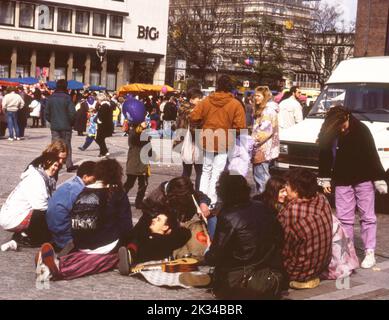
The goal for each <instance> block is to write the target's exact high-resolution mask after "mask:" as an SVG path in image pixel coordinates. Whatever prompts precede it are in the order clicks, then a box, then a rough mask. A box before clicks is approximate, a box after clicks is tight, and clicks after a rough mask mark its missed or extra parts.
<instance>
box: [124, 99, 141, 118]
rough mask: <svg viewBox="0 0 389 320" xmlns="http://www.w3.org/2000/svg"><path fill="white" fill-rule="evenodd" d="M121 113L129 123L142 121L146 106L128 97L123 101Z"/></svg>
mask: <svg viewBox="0 0 389 320" xmlns="http://www.w3.org/2000/svg"><path fill="white" fill-rule="evenodd" d="M123 114H124V116H125V117H126V119H127V120H128V121H129V122H131V123H135V124H138V123H142V122H143V121H145V116H146V107H145V105H144V104H143V103H142V102H141V101H139V100H137V99H134V98H132V97H129V98H127V99H126V101H124V103H123Z"/></svg>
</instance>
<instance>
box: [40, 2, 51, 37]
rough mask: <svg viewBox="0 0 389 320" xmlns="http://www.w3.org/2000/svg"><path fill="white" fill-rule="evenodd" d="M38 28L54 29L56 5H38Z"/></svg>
mask: <svg viewBox="0 0 389 320" xmlns="http://www.w3.org/2000/svg"><path fill="white" fill-rule="evenodd" d="M38 29H39V30H51V31H52V30H54V7H48V6H45V5H40V6H38Z"/></svg>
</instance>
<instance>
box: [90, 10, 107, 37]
mask: <svg viewBox="0 0 389 320" xmlns="http://www.w3.org/2000/svg"><path fill="white" fill-rule="evenodd" d="M106 29H107V15H105V14H101V13H94V14H93V35H94V36H100V37H105V34H106Z"/></svg>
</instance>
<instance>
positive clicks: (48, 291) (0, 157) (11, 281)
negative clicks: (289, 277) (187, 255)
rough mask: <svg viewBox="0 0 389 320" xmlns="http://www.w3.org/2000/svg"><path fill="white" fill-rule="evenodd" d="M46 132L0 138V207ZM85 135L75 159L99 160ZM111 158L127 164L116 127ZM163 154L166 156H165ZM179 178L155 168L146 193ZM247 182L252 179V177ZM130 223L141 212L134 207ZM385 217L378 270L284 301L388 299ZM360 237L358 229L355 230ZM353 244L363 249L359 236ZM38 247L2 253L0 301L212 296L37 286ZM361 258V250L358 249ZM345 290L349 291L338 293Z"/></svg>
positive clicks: (129, 280) (117, 279) (115, 286)
mask: <svg viewBox="0 0 389 320" xmlns="http://www.w3.org/2000/svg"><path fill="white" fill-rule="evenodd" d="M50 139H51V136H50V130H49V129H47V128H39V129H30V128H27V129H26V139H25V140H22V141H13V142H10V141H7V140H6V139H0V205H2V204H3V203H4V201H5V200H6V198H7V197H8V195H9V193H10V192H11V191H12V189H13V188H14V187H15V186H16V185H17V183H18V181H19V177H20V173H21V172H22V171H23V170H24V169H25V167H26V165H27V164H28V163H29V162H30V161H31V160H32V159H34V158H35V157H36V156H38V155H39V154H40V153H41V151H42V150H43V149H44V148H45V146H46V145H47V144H49V143H50ZM84 139H85V137H78V136H77V135H73V140H72V145H73V161H74V162H75V163H76V164H77V163H81V162H82V161H84V160H98V158H97V155H98V154H99V150H98V146H97V144H95V143H94V144H92V145H91V146H90V148H89V149H88V150H87V151H84V152H82V151H80V150H78V149H77V147H78V146H81V145H82V144H83V142H84ZM107 145H108V148H109V152H110V153H111V156H110V157H115V158H116V159H117V160H118V161H119V162H121V163H122V164H123V165H125V162H126V157H127V139H126V138H125V137H123V136H122V133H121V131H120V128H118V129H117V133H116V134H115V135H114V136H113V137H111V138H108V139H107ZM165 156H166V155H165ZM180 174H181V166H179V165H174V164H172V165H165V164H164V165H157V164H155V165H153V166H152V176H151V178H150V181H149V190H152V189H154V188H155V187H157V186H158V184H159V183H161V182H162V181H166V180H169V179H171V178H173V177H175V176H178V175H180ZM71 176H72V174H69V173H66V171H65V172H64V170H62V172H61V174H60V178H59V183H61V182H63V181H65V180H66V179H68V178H70V177H71ZM249 180H250V181H252V179H251V177H249ZM135 192H136V188H134V189H133V190H131V192H130V193H129V198H130V201H131V203H132V204H133V203H134V196H135ZM132 211H133V218H134V223H135V222H136V221H137V220H138V219H139V217H140V212H139V211H138V210H136V209H135V208H134V207H133V208H132ZM388 229H389V215H380V214H378V239H377V240H378V241H377V243H378V247H377V258H378V264H377V266H376V268H374V269H371V270H362V269H358V270H357V272H356V273H355V274H354V275H353V276H352V277H351V281H350V285H349V286H347V282H346V283H344V284H342V283H340V284H338V285H337V284H336V282H335V281H324V282H322V283H321V284H320V286H319V287H318V288H316V289H312V290H302V291H293V290H290V291H289V292H288V293H287V294H286V295H285V297H284V298H285V299H335V300H339V299H388V298H389V260H388V259H389V241H388V240H389V233H388V232H387V230H388ZM356 234H357V235H358V234H359V231H358V230H357V231H356ZM10 237H11V234H10V233H8V232H6V231H3V230H0V243H4V242H6V241H8V240H9V239H10ZM356 245H357V246H358V247H360V246H361V243H360V238H357V240H356ZM35 252H36V249H27V248H22V249H21V250H19V251H18V252H0V283H1V286H0V299H3V300H4V299H40V300H50V299H54V300H57V299H77V300H79V299H81V300H82V299H128V300H144V299H147V300H149V299H152V300H166V299H169V300H188V299H191V300H200V299H201V300H210V299H213V297H212V295H211V293H210V292H209V291H208V290H206V289H181V288H164V287H155V286H152V285H150V284H148V283H147V282H146V281H144V280H143V279H142V278H138V277H123V276H120V275H119V274H118V272H117V271H112V272H108V273H104V274H99V275H95V276H89V277H84V278H81V279H76V280H72V281H60V282H51V283H50V285H49V287H43V288H42V287H38V288H37V287H36V283H35V273H34V271H35V270H34V255H35ZM359 253H360V254H361V251H360V250H359ZM344 287H349V288H348V289H342V288H344Z"/></svg>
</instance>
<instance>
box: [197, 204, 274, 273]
mask: <svg viewBox="0 0 389 320" xmlns="http://www.w3.org/2000/svg"><path fill="white" fill-rule="evenodd" d="M217 219H218V221H217V227H216V232H215V236H214V240H213V242H212V245H211V247H210V249H209V251H208V252H207V253H206V256H205V262H206V263H207V264H209V265H213V266H216V268H221V269H229V268H236V267H240V266H247V265H250V264H253V263H256V262H258V261H260V260H262V258H263V257H264V256H265V255H266V254H267V253H268V252H269V250H270V249H271V247H272V246H273V244H275V249H274V250H273V251H272V254H271V255H270V256H269V259H268V260H267V261H266V266H268V267H272V268H274V269H277V270H282V260H281V242H282V229H281V226H280V225H279V223H278V221H277V219H276V216H275V215H274V213H273V212H272V211H271V210H270V209H268V208H267V207H266V206H265V205H264V204H263V203H262V202H259V201H250V202H248V203H246V204H243V205H240V206H239V207H232V208H228V209H222V211H221V212H220V214H219V215H218V217H217Z"/></svg>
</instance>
